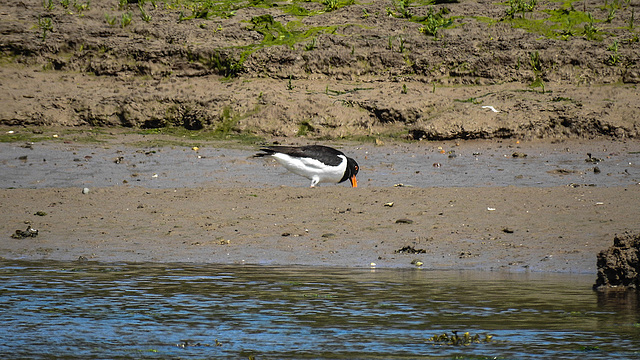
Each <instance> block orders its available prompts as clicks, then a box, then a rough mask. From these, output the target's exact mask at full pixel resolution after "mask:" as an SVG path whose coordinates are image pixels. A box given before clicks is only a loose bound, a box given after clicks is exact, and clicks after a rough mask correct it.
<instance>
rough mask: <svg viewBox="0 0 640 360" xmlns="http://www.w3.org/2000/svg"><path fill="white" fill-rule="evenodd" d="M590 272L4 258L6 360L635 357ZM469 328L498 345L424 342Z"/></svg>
mask: <svg viewBox="0 0 640 360" xmlns="http://www.w3.org/2000/svg"><path fill="white" fill-rule="evenodd" d="M593 281H594V278H593V277H592V276H583V275H563V274H502V273H470V272H454V271H450V272H436V271H423V270H417V269H411V270H393V269H383V270H377V269H376V270H367V269H341V268H308V267H298V268H280V267H251V266H213V265H202V266H199V265H181V264H164V265H162V264H137V265H126V264H95V263H61V262H17V261H0V314H1V317H2V325H0V326H1V327H2V330H3V331H0V357H1V358H3V359H22V358H28V359H49V358H57V359H106V358H109V359H124V358H157V359H166V358H181V359H196V358H197V359H200V358H216V359H248V358H249V357H255V358H256V359H283V358H291V359H294V358H295V359H302V358H306V359H340V358H344V359H373V358H384V359H418V358H421V359H453V358H456V359H460V358H472V359H477V358H499V359H559V358H563V359H578V358H579V359H605V358H606V359H637V358H639V357H640V311H639V309H640V307H639V305H638V299H637V297H631V296H618V297H616V296H613V297H610V296H604V295H599V294H598V293H596V292H593V291H592V290H591V285H592V283H593ZM453 331H457V332H458V334H463V333H464V332H467V331H468V332H470V333H471V335H475V334H478V335H480V337H481V338H484V337H485V336H486V335H492V336H493V338H492V340H491V341H490V342H487V343H472V344H469V345H467V346H460V345H457V346H456V345H446V344H434V343H433V342H429V341H427V340H426V339H428V338H430V337H432V336H434V335H438V334H442V333H448V334H452V332H453Z"/></svg>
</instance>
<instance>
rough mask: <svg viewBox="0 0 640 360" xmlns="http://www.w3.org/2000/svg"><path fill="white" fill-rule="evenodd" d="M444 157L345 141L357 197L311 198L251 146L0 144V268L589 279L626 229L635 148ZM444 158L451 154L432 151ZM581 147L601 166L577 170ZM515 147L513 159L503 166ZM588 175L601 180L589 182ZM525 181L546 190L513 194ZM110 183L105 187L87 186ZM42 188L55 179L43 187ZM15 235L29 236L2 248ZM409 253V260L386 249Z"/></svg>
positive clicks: (523, 148)
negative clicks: (81, 262) (34, 264)
mask: <svg viewBox="0 0 640 360" xmlns="http://www.w3.org/2000/svg"><path fill="white" fill-rule="evenodd" d="M449 145H450V147H447V144H444V143H442V144H438V143H421V144H411V145H389V146H381V147H376V146H373V145H366V146H355V145H346V146H344V147H342V148H343V150H344V151H345V152H347V153H349V154H356V155H357V156H356V158H357V159H358V160H359V162H360V163H361V166H362V172H361V173H360V174H359V178H360V184H361V185H360V186H359V187H358V188H356V189H353V188H350V187H348V186H347V185H345V184H340V185H321V186H319V187H317V188H315V189H309V188H308V187H307V186H308V181H307V180H306V179H304V178H300V177H297V176H295V175H291V174H288V173H287V172H286V171H284V170H283V169H282V168H281V167H279V166H276V165H273V164H271V163H269V162H265V161H264V160H260V159H252V158H251V157H250V155H251V154H252V151H253V149H252V148H246V149H242V148H241V149H238V148H236V149H230V148H219V147H208V148H207V147H204V148H202V149H200V150H199V151H198V152H197V154H200V155H196V153H195V152H194V151H193V150H192V149H190V148H188V147H184V148H180V147H177V148H175V147H174V148H155V150H150V149H140V148H133V147H131V146H129V145H127V144H123V143H121V142H119V141H115V142H114V141H112V142H111V143H110V144H108V145H100V146H96V145H86V144H84V145H83V144H65V143H36V144H34V145H32V146H30V147H24V146H22V144H5V145H2V146H3V147H2V150H3V151H2V153H3V154H4V155H3V156H4V158H3V159H2V162H1V166H2V176H1V177H0V179H2V190H0V218H1V221H0V235H1V236H0V256H2V257H3V258H8V259H59V260H75V259H78V258H79V257H80V256H83V257H86V258H87V259H90V260H95V261H103V262H113V261H127V262H148V261H152V262H174V261H175V262H198V263H221V264H269V265H293V264H295V265H329V266H348V267H369V266H371V263H375V264H376V266H377V267H416V261H418V262H421V263H423V265H422V267H423V268H425V269H482V270H508V271H554V272H556V271H557V272H582V273H595V272H596V267H595V261H596V254H597V252H598V251H600V250H602V249H605V248H607V247H609V246H610V245H611V243H612V240H613V236H614V234H616V233H622V232H624V231H632V232H633V231H636V232H637V231H638V219H640V206H638V199H640V185H638V178H639V174H638V166H637V165H634V164H633V161H632V160H634V159H637V156H638V155H637V154H636V151H637V150H636V148H637V147H638V144H637V143H635V142H628V143H621V142H600V143H594V142H584V143H580V142H577V143H576V142H567V143H562V144H550V143H539V144H519V145H517V146H507V144H505V143H499V142H495V141H493V142H491V141H486V142H466V143H461V144H460V143H459V144H457V145H455V144H453V143H452V144H449ZM443 146H444V147H445V148H446V149H447V150H449V149H453V148H455V150H456V152H455V154H458V155H457V157H455V158H452V157H449V156H448V155H446V153H445V154H441V153H440V152H439V151H437V150H438V149H439V148H441V147H443ZM478 149H483V151H484V152H483V153H482V154H480V153H479V150H478ZM588 149H592V150H593V151H594V153H593V156H598V157H602V158H603V161H602V162H600V163H598V164H593V163H587V162H585V157H586V155H583V154H584V152H585V151H586V150H588ZM151 151H153V152H151ZM517 151H520V152H523V153H527V154H528V156H527V158H524V159H516V158H513V157H512V156H511V155H510V154H511V153H512V152H517ZM23 152H24V154H27V158H26V159H25V157H24V156H25V155H20V154H22V153H23ZM425 153H427V154H428V155H424V154H425ZM91 154H92V155H91ZM118 154H120V155H118ZM411 154H414V155H415V154H422V155H420V156H422V157H423V158H424V161H423V162H424V165H423V166H422V167H419V168H418V167H417V166H418V165H416V164H415V163H411V162H410V161H414V162H415V161H416V160H415V157H412V155H411ZM473 154H475V155H473ZM501 154H503V155H501ZM554 154H555V155H557V156H558V157H554V156H552V155H554ZM558 154H560V155H558ZM134 155H137V157H135V156H134ZM507 155H508V156H507ZM117 156H122V157H123V159H122V161H121V162H120V163H119V164H116V161H115V160H114V158H117ZM41 157H42V158H41ZM47 158H48V159H49V160H46V159H47ZM52 159H55V160H52ZM101 159H103V160H101ZM185 159H190V160H189V161H196V160H193V159H199V160H200V161H203V162H202V163H195V164H190V163H188V161H187V160H185ZM410 159H413V160H410ZM526 159H529V160H526ZM545 159H546V160H545ZM185 162H187V165H188V166H187V167H186V168H187V169H189V168H190V169H192V172H191V173H187V172H186V170H185V168H183V167H181V166H184V163H185ZM43 163H46V164H47V165H46V166H45V165H42V164H43ZM149 163H152V164H155V165H153V166H155V167H156V168H162V169H163V170H162V171H161V172H159V174H160V175H158V176H157V177H154V175H157V174H152V171H151V170H152V169H146V168H145V167H144V166H145V164H147V165H148V164H149ZM179 163H182V164H183V165H180V166H179V165H173V166H167V165H166V164H179ZM434 163H438V164H440V166H439V167H434V166H433V164H434ZM527 163H530V166H528V167H527ZM108 164H113V168H111V167H109V166H111V165H108ZM163 164H165V165H163ZM207 164H208V165H209V167H207V166H206V165H207ZM492 164H494V165H495V166H496V172H497V173H500V174H502V173H506V174H507V175H502V177H503V178H504V179H503V181H504V182H506V183H511V185H504V184H502V183H495V182H493V183H492V182H491V180H490V179H492V178H491V176H493V175H491V174H492V173H491V171H487V170H483V171H480V170H478V171H477V177H478V179H477V181H478V182H480V184H479V185H478V184H473V183H470V184H471V185H468V184H467V182H468V181H470V180H468V179H466V180H465V179H463V177H466V178H473V177H474V176H476V175H475V174H474V173H473V169H474V168H476V169H484V168H485V167H486V168H488V169H491V168H492V166H493V165H492ZM536 164H537V165H536ZM409 165H411V166H409ZM594 165H596V166H599V167H601V168H602V169H603V171H602V172H601V173H600V174H594V172H593V170H592V169H593V167H594ZM153 166H151V168H153ZM215 166H219V167H220V169H218V170H217V171H213V172H212V170H211V168H215ZM234 166H236V167H237V169H238V172H236V171H235V169H234ZM172 167H173V168H174V169H177V170H175V171H173V172H172V170H171V168H172ZM575 168H579V169H583V171H578V170H574V169H575ZM416 169H417V170H416ZM559 170H562V171H559ZM252 171H253V174H254V175H255V181H253V180H252V177H251V176H250V175H251V172H252ZM535 173H538V175H537V176H542V180H543V181H546V180H545V178H544V176H546V177H548V179H549V180H548V181H549V184H545V183H540V182H537V181H535V182H534V183H533V185H531V184H529V185H527V184H528V183H527V182H526V180H527V179H534V180H535V179H537V178H536V175H535ZM15 174H20V176H21V179H22V182H17V180H16V178H15V176H14V175H15ZM238 174H244V175H242V176H237V175H238ZM447 174H450V175H447ZM465 174H466V175H465ZM513 174H516V175H515V176H514V175H513ZM540 174H542V175H540ZM12 176H13V177H12ZM425 176H426V177H428V176H432V177H433V178H434V179H435V178H438V176H441V177H444V178H447V177H449V186H446V185H443V184H439V185H436V186H422V185H420V184H423V183H422V182H421V181H425V180H424V177H425ZM484 176H487V178H483V177H484ZM108 177H111V178H113V184H97V181H98V180H97V179H105V178H108ZM207 177H210V178H212V179H215V181H213V182H212V181H206V179H207ZM52 178H53V179H56V181H57V182H54V183H52V185H53V186H46V184H47V180H48V179H49V180H50V179H52ZM385 178H392V180H393V181H391V182H385ZM191 179H193V181H191ZM196 180H198V181H196ZM399 180H402V181H399ZM519 181H525V183H524V185H522V183H519ZM458 182H461V184H462V185H458ZM64 183H67V184H69V185H68V186H60V185H61V184H64ZM392 183H394V184H399V183H403V184H404V185H405V186H394V184H392ZM625 183H626V184H625ZM414 184H418V185H420V186H415V185H414ZM465 184H467V185H466V186H465ZM83 187H88V188H89V189H90V191H89V193H88V194H83V193H82V188H83ZM389 203H393V206H388V205H390V204H389ZM38 212H42V213H40V215H37V214H36V213H38ZM27 223H28V224H30V225H31V226H32V227H33V228H35V229H37V230H38V231H39V234H38V236H37V237H34V238H25V239H14V238H11V237H10V236H11V234H13V233H14V232H15V230H18V229H22V230H24V229H26V227H27ZM407 246H409V247H411V248H413V249H415V250H416V251H418V252H416V253H398V252H396V251H397V250H400V249H402V248H404V247H407Z"/></svg>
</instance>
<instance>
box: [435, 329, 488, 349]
mask: <svg viewBox="0 0 640 360" xmlns="http://www.w3.org/2000/svg"><path fill="white" fill-rule="evenodd" d="M426 341H428V342H432V343H434V344H437V345H452V346H468V345H471V344H482V343H490V342H491V341H493V336H492V335H489V334H485V335H484V336H483V337H481V336H480V335H479V334H475V335H471V334H470V333H469V332H465V333H464V334H462V335H461V336H460V335H458V332H457V331H453V332H452V333H451V335H449V334H447V333H443V334H440V335H434V336H432V337H430V338H428V339H426Z"/></svg>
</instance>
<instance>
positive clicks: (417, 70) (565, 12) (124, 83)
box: [0, 0, 640, 139]
mask: <svg viewBox="0 0 640 360" xmlns="http://www.w3.org/2000/svg"><path fill="white" fill-rule="evenodd" d="M64 3H65V2H64V1H60V2H58V1H45V2H42V1H39V0H23V1H15V2H3V3H2V4H0V13H1V14H2V17H3V21H2V22H1V23H0V33H1V34H2V36H1V39H0V50H1V51H2V61H1V64H2V66H0V81H1V83H2V86H1V88H0V124H5V125H63V126H77V125H89V126H128V127H129V126H130V127H142V128H156V127H164V126H182V127H185V128H188V129H212V130H216V131H218V132H219V133H220V134H223V135H225V134H230V133H231V134H234V133H243V134H254V135H259V136H267V137H268V136H307V137H311V138H327V137H329V138H336V137H352V138H357V137H361V136H367V137H379V136H400V137H404V138H408V139H453V138H492V137H518V138H558V137H560V138H566V137H595V136H606V137H612V138H624V137H637V136H638V119H639V118H640V102H639V101H638V98H640V94H639V92H638V89H637V84H638V83H639V82H640V70H639V66H640V65H639V63H638V57H639V56H640V55H639V54H640V42H638V29H637V27H636V25H635V24H634V21H635V19H634V14H640V5H638V3H637V2H612V3H611V4H606V5H603V3H602V2H601V1H595V0H588V1H584V2H579V3H578V2H575V3H572V5H570V6H569V5H563V4H562V3H558V2H540V3H537V4H535V5H534V6H533V8H531V9H529V10H531V11H529V10H527V8H526V6H525V5H526V4H528V3H526V2H518V1H516V2H514V3H513V4H516V5H517V4H521V5H522V6H523V7H521V8H520V10H521V11H518V12H515V13H511V15H510V13H509V10H518V8H514V6H515V5H512V6H510V5H508V4H496V3H494V2H491V1H466V0H465V1H461V2H455V1H453V2H451V3H438V4H435V5H425V4H423V3H422V2H418V1H414V2H407V1H404V2H403V1H380V0H376V1H372V2H367V3H360V2H353V3H351V2H346V1H345V2H342V1H338V2H335V7H330V5H327V4H333V2H325V3H326V4H324V3H322V2H319V1H310V2H296V1H294V2H277V1H267V0H265V1H257V2H250V3H249V2H247V3H243V2H235V1H229V2H220V3H217V5H212V4H211V3H209V2H186V1H185V2H180V1H177V2H165V1H156V2H155V3H154V4H155V5H156V6H154V4H152V3H151V2H148V1H147V2H142V1H129V3H130V4H125V5H119V3H118V2H117V1H115V0H114V1H107V2H91V3H89V2H86V3H85V2H83V1H76V2H73V4H70V5H67V7H65V6H64ZM120 3H123V2H122V1H121V2H120ZM204 4H209V5H208V6H205V5H204ZM404 5H406V6H404ZM589 14H590V15H591V18H590V17H589ZM636 17H637V16H636ZM494 109H495V110H496V111H498V112H494Z"/></svg>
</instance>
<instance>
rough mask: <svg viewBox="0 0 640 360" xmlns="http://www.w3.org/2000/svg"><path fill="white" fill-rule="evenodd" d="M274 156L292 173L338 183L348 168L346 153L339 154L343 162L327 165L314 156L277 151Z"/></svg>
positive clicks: (311, 178) (319, 180)
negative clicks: (292, 154)
mask: <svg viewBox="0 0 640 360" xmlns="http://www.w3.org/2000/svg"><path fill="white" fill-rule="evenodd" d="M272 156H273V158H275V159H276V160H277V161H278V162H279V163H280V164H282V166H284V167H285V168H287V169H288V170H289V171H291V172H292V173H294V174H297V175H300V176H304V177H306V178H307V179H310V180H313V179H314V178H317V179H318V182H334V183H337V182H338V181H340V180H341V179H342V177H343V176H344V172H345V171H346V169H347V158H346V157H345V156H344V155H338V156H339V157H340V158H342V162H341V163H340V164H339V165H338V166H330V165H326V164H324V163H323V162H321V161H318V160H316V159H312V158H306V157H303V158H300V157H292V156H289V155H287V154H282V153H275V154H273V155H272Z"/></svg>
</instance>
